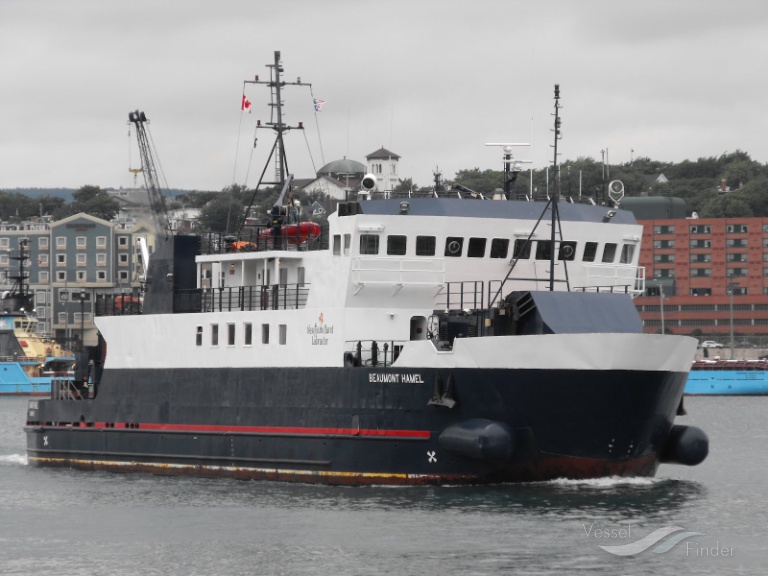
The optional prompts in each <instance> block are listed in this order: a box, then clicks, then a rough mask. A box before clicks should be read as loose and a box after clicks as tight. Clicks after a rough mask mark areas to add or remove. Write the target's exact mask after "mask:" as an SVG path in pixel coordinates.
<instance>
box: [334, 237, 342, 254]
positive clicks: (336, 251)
mask: <svg viewBox="0 0 768 576" xmlns="http://www.w3.org/2000/svg"><path fill="white" fill-rule="evenodd" d="M340 254H341V234H334V235H333V255H334V256H339V255H340Z"/></svg>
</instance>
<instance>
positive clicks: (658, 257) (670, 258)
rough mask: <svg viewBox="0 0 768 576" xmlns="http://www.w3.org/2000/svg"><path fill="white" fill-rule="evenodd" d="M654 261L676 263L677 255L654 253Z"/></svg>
mask: <svg viewBox="0 0 768 576" xmlns="http://www.w3.org/2000/svg"><path fill="white" fill-rule="evenodd" d="M653 261H654V262H656V263H659V262H664V263H666V264H671V263H674V261H675V255H674V254H654V255H653ZM702 262H703V260H702Z"/></svg>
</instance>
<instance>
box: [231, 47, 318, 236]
mask: <svg viewBox="0 0 768 576" xmlns="http://www.w3.org/2000/svg"><path fill="white" fill-rule="evenodd" d="M267 68H269V80H259V77H258V76H255V78H254V79H253V80H245V81H244V82H243V83H244V84H264V85H266V86H269V88H270V102H269V107H270V109H271V110H270V120H269V122H265V123H264V124H263V125H262V123H261V120H257V121H256V128H257V129H263V128H267V129H271V130H273V131H274V132H275V142H274V144H273V145H272V150H271V151H270V153H269V157H268V158H267V161H266V163H265V166H264V170H263V171H262V172H261V176H260V177H259V182H258V184H256V188H254V190H253V195H252V196H251V201H250V202H249V204H248V207H247V208H246V210H245V213H244V214H243V218H242V220H241V222H240V224H239V226H238V227H237V230H236V232H237V235H238V236H239V235H240V232H241V231H242V228H243V226H244V225H245V221H246V218H247V215H248V214H249V213H250V211H251V208H252V207H253V203H254V201H255V198H256V194H257V193H258V191H259V188H260V187H261V186H279V187H280V188H281V190H282V191H281V193H280V197H279V198H278V200H277V202H278V203H282V200H283V198H284V197H285V195H286V192H287V191H288V189H289V188H290V180H291V177H288V174H289V170H288V156H287V155H286V153H285V142H284V134H285V133H286V132H289V131H290V130H304V123H303V122H298V123H297V124H296V125H295V126H291V125H289V124H286V123H285V122H283V96H282V90H283V87H284V86H309V87H310V89H311V87H312V84H311V83H308V82H302V81H301V78H297V79H296V81H295V82H286V81H285V80H283V79H282V73H283V64H282V62H281V61H280V51H279V50H275V61H274V64H267ZM273 157H274V158H275V180H274V181H272V182H265V181H264V175H265V174H266V172H267V169H268V167H269V164H270V162H271V161H272V158H273Z"/></svg>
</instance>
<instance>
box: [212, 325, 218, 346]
mask: <svg viewBox="0 0 768 576" xmlns="http://www.w3.org/2000/svg"><path fill="white" fill-rule="evenodd" d="M218 345H219V325H218V324H211V346H218Z"/></svg>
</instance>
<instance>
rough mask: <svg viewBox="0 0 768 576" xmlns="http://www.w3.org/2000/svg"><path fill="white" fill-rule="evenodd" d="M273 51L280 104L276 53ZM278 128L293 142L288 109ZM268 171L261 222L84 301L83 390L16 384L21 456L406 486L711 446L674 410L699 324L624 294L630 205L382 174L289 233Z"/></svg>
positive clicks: (619, 464) (683, 454)
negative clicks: (126, 289) (38, 389)
mask: <svg viewBox="0 0 768 576" xmlns="http://www.w3.org/2000/svg"><path fill="white" fill-rule="evenodd" d="M270 68H271V74H270V80H269V82H264V83H266V84H268V85H269V86H270V88H271V89H272V93H273V95H275V93H276V90H277V97H276V98H275V99H274V101H273V108H276V109H277V110H278V111H279V110H280V107H281V99H280V97H279V90H278V88H279V87H280V86H284V83H282V82H281V77H280V75H281V72H282V63H281V62H280V54H279V52H276V53H275V63H274V65H271V66H270ZM558 100H559V93H557V92H556V113H557V102H558ZM142 115H143V114H142ZM279 117H280V116H279ZM555 126H556V129H559V120H556V125H555ZM272 127H273V129H274V130H275V131H276V133H277V140H276V147H275V148H278V149H279V150H280V157H281V158H283V159H284V151H283V149H282V137H283V133H284V131H286V130H288V129H289V127H288V126H286V125H285V124H283V123H282V120H280V121H278V122H276V123H273V124H272ZM275 148H273V150H274V149H275ZM555 158H557V153H556V150H555ZM268 162H269V160H268ZM145 177H147V178H151V174H150V175H146V173H145ZM281 180H284V181H283V182H282V188H281V194H280V197H279V199H278V202H277V203H276V205H275V209H274V210H273V214H272V218H271V221H270V222H269V223H267V224H265V226H264V227H263V230H270V231H271V234H270V240H271V242H269V243H265V242H259V241H258V239H259V237H260V236H259V234H260V232H261V231H262V230H257V231H256V232H255V233H254V236H252V237H248V236H247V235H243V234H238V235H235V238H234V239H233V238H232V237H229V238H227V239H225V238H224V237H219V236H216V235H210V236H206V237H200V236H178V235H177V236H174V235H171V234H169V235H167V236H166V240H165V241H162V240H161V241H160V245H159V246H158V247H157V248H156V250H155V252H154V253H153V254H152V256H151V258H150V261H149V266H148V268H147V276H146V285H145V293H144V294H143V296H142V298H141V302H142V307H141V310H140V313H134V312H136V310H134V309H133V308H130V307H122V308H120V309H119V310H118V309H117V308H116V307H115V306H109V305H108V304H107V305H106V306H103V308H105V309H106V308H108V310H105V311H104V313H103V315H101V316H98V317H97V319H96V324H97V326H98V328H99V331H100V334H101V343H100V345H99V346H98V347H95V348H93V349H91V362H90V363H89V366H90V369H89V370H88V373H87V374H81V375H79V376H78V381H79V389H80V390H81V391H82V390H84V392H82V393H81V394H79V395H76V396H73V395H72V394H68V393H66V394H65V393H64V392H66V391H65V390H60V389H54V390H53V392H52V395H51V398H49V399H45V400H42V399H40V400H38V399H34V400H30V402H29V407H28V413H27V423H26V427H25V431H26V437H27V454H28V461H29V463H30V464H31V465H37V466H70V467H74V468H80V469H86V470H92V469H105V470H114V471H145V472H152V473H159V474H184V475H197V476H214V477H233V478H240V479H269V480H278V481H298V482H316V483H329V484H345V485H362V484H404V485H413V484H443V483H451V484H456V483H471V484H483V483H492V482H493V483H497V482H520V481H539V480H549V479H554V478H559V477H565V478H594V477H601V476H614V475H616V476H652V475H653V474H654V473H655V471H656V470H657V468H658V466H659V465H660V463H662V462H669V463H680V464H686V465H695V464H698V463H700V462H701V461H703V460H704V458H705V457H706V455H707V451H708V441H707V438H706V435H705V434H704V432H702V431H701V430H699V429H698V428H695V427H688V426H680V425H676V424H675V423H674V420H675V417H676V415H677V414H678V413H679V412H680V411H681V410H682V398H683V389H684V387H685V383H686V378H687V376H688V370H689V368H690V365H691V360H692V358H693V357H694V354H695V351H696V345H697V342H696V340H695V339H693V338H690V337H686V336H677V335H657V334H643V333H642V325H641V321H640V319H639V316H638V314H637V311H636V310H635V307H634V305H633V304H632V298H631V295H632V293H633V292H634V291H635V290H636V281H637V257H638V255H637V250H633V249H630V248H624V247H625V246H627V247H636V246H637V245H638V242H639V236H638V237H637V238H635V235H639V229H640V228H639V227H638V226H637V224H636V223H635V222H634V220H633V219H632V216H631V213H629V212H623V211H616V210H613V209H610V210H607V209H606V207H605V206H595V205H592V206H588V205H575V204H566V203H562V205H561V203H560V200H559V197H558V196H557V195H554V196H553V198H552V199H551V201H550V202H548V203H543V202H532V201H531V202H527V201H514V200H508V199H507V198H501V199H499V200H469V199H466V198H459V197H457V196H458V195H457V194H455V193H451V194H445V195H443V196H441V195H440V193H439V192H438V191H435V193H434V194H430V195H429V197H415V196H413V195H411V196H407V197H404V198H393V197H391V196H392V195H391V194H388V196H390V197H389V198H385V199H380V200H379V199H370V200H359V199H357V198H352V199H348V200H347V201H344V202H340V203H339V205H338V208H337V210H336V212H335V213H333V214H331V215H330V216H329V218H328V224H327V226H323V227H322V229H321V231H320V234H319V235H318V236H317V237H314V238H307V241H306V242H303V243H300V244H299V243H296V242H289V241H280V238H281V235H280V229H281V226H282V225H283V222H284V220H283V215H284V213H285V210H284V208H283V207H281V205H280V203H281V202H282V199H284V198H286V197H289V196H287V194H289V192H290V186H291V181H292V178H291V176H290V175H287V174H286V175H285V177H284V179H283V178H282V177H281ZM374 180H375V179H374V178H373V177H366V178H364V179H363V188H365V190H363V192H365V194H361V197H362V196H365V197H371V196H372V195H371V194H370V193H369V192H370V191H371V190H372V189H373V188H374V184H373V182H374ZM148 189H150V192H151V191H152V187H151V186H148ZM446 196H449V197H446ZM609 212H613V214H611V215H610V216H608V213H609ZM543 214H548V215H549V216H551V219H550V220H549V224H547V221H546V220H543V219H542V215H543ZM542 222H543V224H542ZM547 225H549V226H552V228H551V229H550V231H551V234H549V233H546V234H545V233H542V232H539V231H537V230H538V228H539V226H542V227H543V228H544V229H546V226H547ZM261 237H262V238H263V235H262V236H261ZM518 241H520V242H518ZM235 242H248V243H250V244H252V246H251V247H250V249H248V250H241V249H235V250H233V249H232V248H233V246H235V244H234V243H235ZM593 244H594V245H593ZM237 246H243V245H240V244H238V245H237ZM597 254H599V255H601V256H596V255H597ZM621 254H623V256H621ZM526 255H527V256H526ZM544 255H546V259H545V258H544ZM608 255H612V256H610V257H609V256H608ZM622 259H623V261H622ZM596 260H597V262H596ZM545 261H546V262H548V270H547V273H546V274H544V271H545V269H544V268H542V265H543V263H544V262H545ZM499 271H501V273H500V274H499V273H498V272H499ZM595 271H599V273H598V274H595V273H594V272H595ZM542 286H546V289H542ZM105 343H106V344H108V351H107V348H106V346H105Z"/></svg>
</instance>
